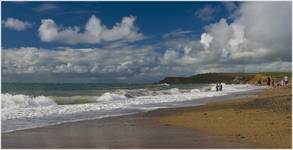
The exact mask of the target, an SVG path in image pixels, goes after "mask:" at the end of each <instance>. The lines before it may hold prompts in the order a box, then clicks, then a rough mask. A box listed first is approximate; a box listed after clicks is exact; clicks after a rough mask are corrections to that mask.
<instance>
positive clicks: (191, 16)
mask: <svg viewBox="0 0 293 150" xmlns="http://www.w3.org/2000/svg"><path fill="white" fill-rule="evenodd" d="M207 6H210V7H213V8H216V9H217V12H216V13H214V14H212V15H211V17H212V19H211V20H208V21H206V20H202V19H199V18H198V17H196V15H195V12H196V11H197V10H200V9H202V8H204V7H207ZM92 15H96V16H97V17H99V18H100V19H101V20H102V22H103V23H104V24H105V25H107V26H109V27H111V26H114V25H115V23H117V22H119V21H120V20H121V18H122V17H124V16H130V15H131V16H136V17H137V20H136V25H137V26H138V27H139V28H140V29H141V30H140V32H141V33H143V34H144V35H146V36H148V37H150V38H148V39H147V40H146V41H144V42H150V43H157V42H159V41H160V38H161V36H162V35H163V34H165V33H169V32H172V31H175V30H188V31H192V32H193V34H192V36H194V37H195V38H200V35H201V33H202V32H203V27H204V26H205V25H207V24H210V23H211V22H215V21H217V20H218V19H219V18H223V17H227V16H228V15H229V14H228V11H227V9H226V8H225V5H223V3H221V2H196V3H194V2H87V3H84V2H25V3H19V2H3V3H2V20H5V19H7V18H8V17H13V18H18V19H20V20H26V21H29V22H31V23H32V24H33V27H32V28H30V29H28V30H25V31H22V32H21V34H20V33H19V32H15V31H14V30H9V29H4V30H2V31H3V33H2V40H3V42H2V47H5V48H11V47H20V46H33V47H46V48H52V47H56V46H60V45H66V44H55V43H43V42H41V41H40V40H39V38H38V27H39V25H40V20H41V19H45V18H51V19H53V20H54V21H55V22H56V23H58V24H62V25H63V26H72V25H76V26H83V25H84V24H85V23H86V22H87V20H88V18H89V17H91V16H92ZM99 45H100V44H97V45H94V46H99ZM75 46H76V47H87V46H93V45H86V44H85V45H81V44H78V45H75Z"/></svg>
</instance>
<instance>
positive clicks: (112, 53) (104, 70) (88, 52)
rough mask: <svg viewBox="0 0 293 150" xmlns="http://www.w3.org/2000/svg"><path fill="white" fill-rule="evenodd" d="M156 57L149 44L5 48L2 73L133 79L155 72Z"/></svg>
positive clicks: (8, 74)
mask: <svg viewBox="0 0 293 150" xmlns="http://www.w3.org/2000/svg"><path fill="white" fill-rule="evenodd" d="M157 57H158V54H157V53H156V52H154V51H152V47H149V46H143V47H136V46H125V47H117V48H112V49H108V48H87V49H74V48H68V47H60V48H56V49H42V48H34V47H22V48H13V49H3V50H2V73H3V77H4V79H5V78H9V77H10V76H13V75H14V76H26V75H27V76H28V75H29V76H31V77H30V79H31V80H32V79H38V78H40V76H42V75H43V74H46V75H50V77H49V78H48V81H50V79H52V78H57V79H58V78H59V80H61V81H62V79H64V78H70V77H72V79H74V78H75V77H78V78H82V77H84V78H83V81H88V79H91V78H95V79H97V78H98V79H97V80H96V82H99V81H101V82H102V81H103V79H104V78H111V79H112V80H113V81H114V80H115V78H117V79H118V78H121V77H124V76H127V77H128V78H131V77H136V76H140V74H144V73H146V72H153V71H155V70H156V67H157V66H158V65H157V64H156V63H157V62H158V61H157V60H156V59H157ZM45 77H47V76H45ZM42 80H44V79H42ZM65 80H68V79H65ZM108 82H111V81H108Z"/></svg>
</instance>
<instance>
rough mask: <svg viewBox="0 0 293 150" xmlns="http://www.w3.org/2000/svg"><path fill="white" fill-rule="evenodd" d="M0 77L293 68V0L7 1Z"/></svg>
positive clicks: (138, 76)
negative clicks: (193, 0)
mask: <svg viewBox="0 0 293 150" xmlns="http://www.w3.org/2000/svg"><path fill="white" fill-rule="evenodd" d="M1 26H2V35H1V37H2V45H1V47H2V52H1V57H2V59H1V63H2V66H1V67H2V81H3V82H97V83H115V82H124V83H138V82H139V83H140V82H156V81H158V80H160V79H162V78H164V77H166V76H189V75H193V74H198V73H207V72H243V71H245V72H259V71H290V70H291V2H237V3H234V2H2V18H1Z"/></svg>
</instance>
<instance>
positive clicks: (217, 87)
mask: <svg viewBox="0 0 293 150" xmlns="http://www.w3.org/2000/svg"><path fill="white" fill-rule="evenodd" d="M216 90H217V91H219V84H218V83H217V84H216Z"/></svg>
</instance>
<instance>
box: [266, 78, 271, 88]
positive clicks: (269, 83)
mask: <svg viewBox="0 0 293 150" xmlns="http://www.w3.org/2000/svg"><path fill="white" fill-rule="evenodd" d="M267 85H268V86H270V85H271V77H268V79H267Z"/></svg>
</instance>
